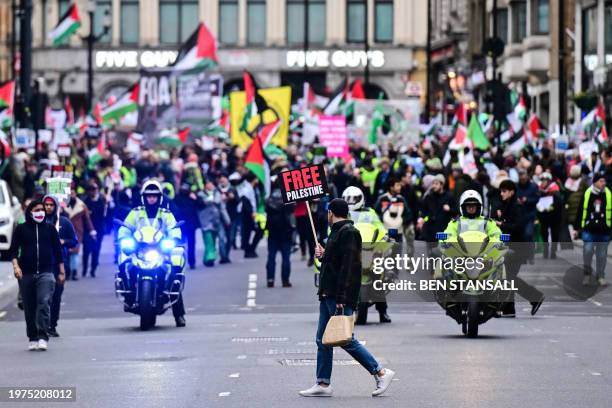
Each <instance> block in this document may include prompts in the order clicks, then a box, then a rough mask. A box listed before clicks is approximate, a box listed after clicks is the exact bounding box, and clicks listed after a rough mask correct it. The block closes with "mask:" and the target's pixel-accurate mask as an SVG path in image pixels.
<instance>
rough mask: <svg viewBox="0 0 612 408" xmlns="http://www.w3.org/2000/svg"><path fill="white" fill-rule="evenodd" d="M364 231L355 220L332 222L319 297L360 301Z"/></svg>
mask: <svg viewBox="0 0 612 408" xmlns="http://www.w3.org/2000/svg"><path fill="white" fill-rule="evenodd" d="M361 244H362V243H361V234H360V233H359V231H358V230H357V229H356V228H355V226H354V225H353V221H351V220H344V221H339V222H336V223H335V224H334V225H332V226H331V232H330V235H329V238H328V239H327V244H326V246H325V253H324V255H323V259H322V260H321V276H320V281H319V292H318V295H319V300H323V299H325V298H331V299H335V301H336V303H342V304H346V305H348V306H351V307H353V308H354V307H355V306H356V305H357V301H358V299H359V289H360V288H361Z"/></svg>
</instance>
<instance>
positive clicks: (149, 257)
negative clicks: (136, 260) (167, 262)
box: [144, 249, 161, 264]
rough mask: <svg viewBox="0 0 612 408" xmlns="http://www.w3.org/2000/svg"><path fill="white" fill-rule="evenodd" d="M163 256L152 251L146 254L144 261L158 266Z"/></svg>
mask: <svg viewBox="0 0 612 408" xmlns="http://www.w3.org/2000/svg"><path fill="white" fill-rule="evenodd" d="M160 258H161V254H160V253H159V252H157V251H156V250H154V249H151V250H149V251H147V252H145V254H144V260H145V262H147V263H150V264H156V263H158V262H159V260H160Z"/></svg>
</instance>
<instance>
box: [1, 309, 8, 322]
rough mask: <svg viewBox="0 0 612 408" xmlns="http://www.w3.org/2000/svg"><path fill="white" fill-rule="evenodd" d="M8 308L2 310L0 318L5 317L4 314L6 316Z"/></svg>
mask: <svg viewBox="0 0 612 408" xmlns="http://www.w3.org/2000/svg"><path fill="white" fill-rule="evenodd" d="M6 313H7V312H6V310H2V311H0V320H1V319H3V318H4V316H6Z"/></svg>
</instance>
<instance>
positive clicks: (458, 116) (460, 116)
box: [452, 102, 468, 126]
mask: <svg viewBox="0 0 612 408" xmlns="http://www.w3.org/2000/svg"><path fill="white" fill-rule="evenodd" d="M467 124H468V122H467V109H466V108H465V103H463V102H460V103H459V105H457V109H456V110H455V116H454V117H453V122H452V125H453V126H456V125H463V126H467Z"/></svg>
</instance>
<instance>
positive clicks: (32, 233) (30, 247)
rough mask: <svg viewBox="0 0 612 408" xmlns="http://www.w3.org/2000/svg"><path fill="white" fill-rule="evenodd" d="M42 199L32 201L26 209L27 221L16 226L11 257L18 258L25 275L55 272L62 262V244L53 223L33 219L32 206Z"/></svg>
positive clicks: (10, 251)
mask: <svg viewBox="0 0 612 408" xmlns="http://www.w3.org/2000/svg"><path fill="white" fill-rule="evenodd" d="M36 204H40V201H36V200H34V201H32V202H31V203H30V204H29V205H28V207H27V208H26V211H25V222H24V223H22V224H19V225H17V227H15V232H14V233H13V239H12V241H11V247H10V249H9V255H10V259H17V261H18V263H19V266H20V268H21V270H22V271H23V273H24V274H25V275H30V274H37V273H46V272H50V273H53V272H54V271H55V270H56V269H57V268H58V266H59V264H60V263H61V262H62V245H61V243H60V238H59V234H58V232H57V229H55V228H54V226H53V225H51V224H48V223H46V222H44V221H43V222H41V223H40V224H38V223H36V222H35V221H34V220H33V219H32V214H31V212H32V208H34V206H35V205H36Z"/></svg>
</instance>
